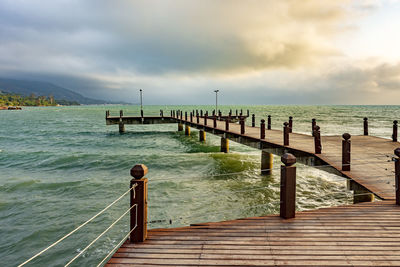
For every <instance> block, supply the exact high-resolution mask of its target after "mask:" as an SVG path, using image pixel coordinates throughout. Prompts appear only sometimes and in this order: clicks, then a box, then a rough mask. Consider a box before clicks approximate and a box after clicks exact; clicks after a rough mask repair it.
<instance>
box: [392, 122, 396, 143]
mask: <svg viewBox="0 0 400 267" xmlns="http://www.w3.org/2000/svg"><path fill="white" fill-rule="evenodd" d="M392 140H393V142H397V121H393V134H392Z"/></svg>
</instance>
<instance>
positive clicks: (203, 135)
mask: <svg viewBox="0 0 400 267" xmlns="http://www.w3.org/2000/svg"><path fill="white" fill-rule="evenodd" d="M199 140H200V142H204V141H206V131H204V130H200V132H199Z"/></svg>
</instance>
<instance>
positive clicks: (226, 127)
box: [225, 118, 229, 131]
mask: <svg viewBox="0 0 400 267" xmlns="http://www.w3.org/2000/svg"><path fill="white" fill-rule="evenodd" d="M225 131H229V118H228V119H226V120H225Z"/></svg>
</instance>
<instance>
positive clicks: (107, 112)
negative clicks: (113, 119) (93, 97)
mask: <svg viewBox="0 0 400 267" xmlns="http://www.w3.org/2000/svg"><path fill="white" fill-rule="evenodd" d="M109 112H110V111H109V110H106V119H107V118H108V116H109V114H110V113H109Z"/></svg>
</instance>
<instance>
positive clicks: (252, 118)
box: [251, 114, 256, 127]
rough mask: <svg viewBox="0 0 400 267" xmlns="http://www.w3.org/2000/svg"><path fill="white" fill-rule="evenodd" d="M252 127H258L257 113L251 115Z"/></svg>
mask: <svg viewBox="0 0 400 267" xmlns="http://www.w3.org/2000/svg"><path fill="white" fill-rule="evenodd" d="M251 127H256V115H254V114H253V115H252V116H251Z"/></svg>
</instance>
